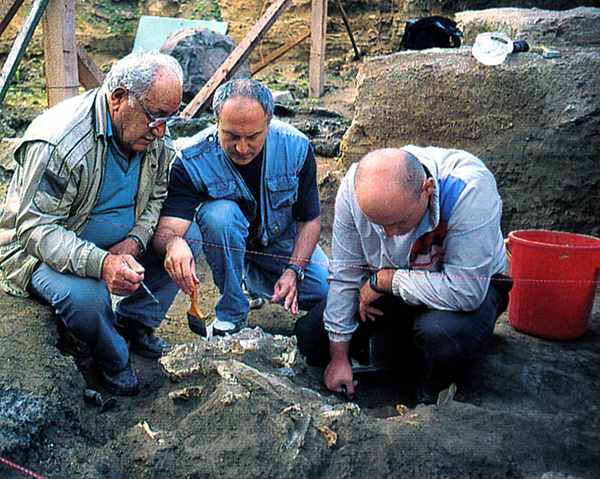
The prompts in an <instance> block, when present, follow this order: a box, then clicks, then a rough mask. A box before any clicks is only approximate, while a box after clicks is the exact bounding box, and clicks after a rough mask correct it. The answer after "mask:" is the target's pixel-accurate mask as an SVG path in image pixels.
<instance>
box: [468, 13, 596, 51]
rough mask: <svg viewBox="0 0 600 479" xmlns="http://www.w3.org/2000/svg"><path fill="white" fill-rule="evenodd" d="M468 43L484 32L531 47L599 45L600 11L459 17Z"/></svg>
mask: <svg viewBox="0 0 600 479" xmlns="http://www.w3.org/2000/svg"><path fill="white" fill-rule="evenodd" d="M456 22H457V23H458V26H459V27H460V29H461V30H462V32H463V35H464V43H465V44H473V43H474V41H475V37H476V36H477V35H478V34H479V33H482V32H496V31H500V32H504V33H506V34H507V35H508V36H509V37H510V38H514V39H520V40H527V41H528V42H529V43H530V44H531V46H533V47H535V46H536V45H539V44H545V45H547V46H553V47H561V46H568V45H571V46H574V45H580V46H588V47H592V46H599V45H600V28H598V24H599V22H600V8H591V7H579V8H573V9H571V10H566V11H562V12H558V11H552V10H539V9H537V8H532V9H526V8H491V9H488V10H482V11H466V12H459V13H457V14H456Z"/></svg>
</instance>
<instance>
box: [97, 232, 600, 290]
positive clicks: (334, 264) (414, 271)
mask: <svg viewBox="0 0 600 479" xmlns="http://www.w3.org/2000/svg"><path fill="white" fill-rule="evenodd" d="M96 221H97V222H98V223H105V224H107V225H108V226H110V227H113V226H125V225H123V224H121V223H116V222H112V221H106V220H96ZM154 236H156V235H153V237H154ZM161 236H162V237H167V236H168V237H170V238H173V237H175V236H177V235H170V234H163V235H158V237H159V238H160V237H161ZM177 237H179V238H182V239H185V238H183V237H181V236H177ZM151 241H152V240H151ZM185 241H186V242H187V243H189V244H195V243H199V244H200V245H201V246H205V247H212V248H220V249H223V250H229V251H235V252H239V253H244V254H246V255H254V256H261V257H265V258H273V259H280V260H286V261H289V260H294V259H299V260H303V259H304V258H293V257H291V256H286V255H278V254H274V253H266V252H264V251H258V250H252V249H247V248H236V247H234V246H224V245H221V244H218V243H211V242H208V241H203V240H194V239H185ZM581 249H582V250H585V249H592V247H586V246H582V247H581ZM308 263H310V264H316V265H321V266H324V267H326V268H329V267H330V266H331V267H336V268H343V267H346V268H347V269H355V270H360V271H363V272H364V273H365V274H370V273H372V272H374V271H378V269H385V268H389V269H398V270H404V271H406V274H412V275H414V274H427V273H442V274H445V275H446V276H447V277H449V278H451V279H453V280H457V281H482V280H491V279H492V276H481V275H479V276H477V275H460V274H448V273H445V272H444V271H431V270H426V269H409V268H408V267H405V266H396V265H390V266H389V267H385V268H373V267H371V266H368V265H359V264H353V263H351V262H347V263H344V262H341V261H334V260H329V261H327V262H324V261H311V260H309V261H308ZM494 280H496V281H512V282H513V283H517V282H518V283H544V284H556V283H564V284H596V285H597V284H600V279H595V280H583V279H573V280H570V279H528V278H519V279H514V278H494ZM335 281H339V280H337V279H336V280H335Z"/></svg>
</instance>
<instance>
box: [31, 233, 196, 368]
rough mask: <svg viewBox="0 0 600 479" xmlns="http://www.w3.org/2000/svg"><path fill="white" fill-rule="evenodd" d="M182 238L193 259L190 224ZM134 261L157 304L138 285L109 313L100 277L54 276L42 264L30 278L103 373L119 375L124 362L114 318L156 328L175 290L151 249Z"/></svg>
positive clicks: (123, 344)
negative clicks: (88, 349) (137, 262)
mask: <svg viewBox="0 0 600 479" xmlns="http://www.w3.org/2000/svg"><path fill="white" fill-rule="evenodd" d="M185 239H186V240H187V241H188V244H189V245H190V247H191V248H192V251H193V252H194V255H195V256H197V254H198V252H199V246H198V245H199V240H200V235H199V231H198V228H197V226H196V225H195V224H193V223H192V226H190V228H189V229H188V231H187V233H186V235H185ZM138 261H139V262H140V264H141V265H142V266H143V267H144V268H145V270H146V271H145V273H144V283H145V284H146V286H148V289H150V291H152V293H153V294H154V296H156V298H157V299H158V301H159V303H160V304H156V302H154V300H153V299H152V298H151V297H150V296H149V295H148V293H147V292H146V291H144V289H143V288H141V287H140V288H138V289H137V291H136V292H135V293H133V294H132V295H130V296H127V297H125V298H123V299H122V300H120V301H119V303H118V304H117V307H116V311H113V308H112V302H111V296H110V293H109V292H108V288H107V287H106V283H105V282H104V281H103V280H102V279H96V278H82V277H80V276H75V275H73V274H70V273H59V272H58V271H55V270H53V269H52V268H50V267H49V266H48V265H46V264H43V263H42V264H41V265H40V266H39V267H38V268H37V269H36V270H35V272H34V273H33V276H32V277H31V283H30V290H31V292H32V293H33V294H35V295H36V296H38V297H39V298H41V299H42V300H44V301H46V302H47V303H49V304H50V305H51V306H52V307H53V308H54V310H55V312H56V314H57V316H58V318H59V319H60V321H62V322H63V323H64V325H65V326H66V328H67V329H68V330H70V331H71V332H72V333H73V334H74V335H75V336H76V337H77V338H79V339H81V340H82V341H84V342H85V343H87V345H88V346H89V348H90V350H91V352H92V356H93V357H94V360H95V361H96V363H97V364H98V365H99V366H100V367H102V368H103V369H105V370H107V371H111V372H116V371H121V370H122V369H124V368H125V367H126V366H127V363H128V361H129V351H128V349H127V343H126V342H125V339H123V337H122V336H121V335H120V334H119V333H118V332H117V331H116V329H115V323H116V321H117V317H118V318H119V321H120V322H122V321H127V320H128V319H129V320H135V321H138V322H139V323H141V324H143V325H145V326H147V327H149V328H152V329H155V328H157V327H158V326H159V325H160V323H161V321H162V320H163V319H164V317H165V315H166V313H167V311H168V309H169V307H170V306H171V304H172V303H173V300H174V299H175V295H176V294H177V292H178V290H179V289H178V287H177V285H176V284H175V282H174V281H173V280H172V279H171V278H170V277H169V275H168V274H167V272H166V271H165V269H164V267H163V260H162V258H159V257H158V256H157V255H156V254H154V252H153V251H152V250H150V251H149V252H148V253H147V254H145V255H144V256H143V257H142V258H140V259H139V260H138Z"/></svg>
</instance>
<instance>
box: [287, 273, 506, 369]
mask: <svg viewBox="0 0 600 479" xmlns="http://www.w3.org/2000/svg"><path fill="white" fill-rule="evenodd" d="M503 279H504V278H503ZM494 283H496V284H494ZM510 286H511V284H510V280H508V279H507V280H503V281H502V282H498V281H497V280H496V281H492V284H491V285H490V288H489V290H488V293H487V295H486V297H485V299H484V300H483V303H482V304H481V306H479V308H477V309H476V310H474V311H440V310H433V309H428V308H425V307H423V306H411V305H407V304H406V303H404V301H402V299H401V298H399V297H397V296H392V295H384V296H382V297H381V298H379V299H378V300H377V301H376V302H375V303H373V306H376V307H378V308H379V309H381V310H382V311H383V312H384V314H383V316H381V317H379V318H378V319H376V320H375V321H370V320H369V321H367V322H366V323H363V322H362V321H360V319H359V318H358V317H357V320H358V323H359V325H358V328H357V330H356V331H355V332H354V334H353V336H352V340H351V342H350V356H351V357H353V358H355V359H356V360H357V361H358V362H359V363H363V364H365V363H366V362H368V361H369V359H371V360H372V358H373V347H375V350H376V351H375V357H376V358H378V361H379V362H380V363H382V362H384V363H385V364H386V365H387V366H389V367H391V368H394V369H395V368H401V369H405V370H406V371H407V372H410V373H412V374H417V375H418V376H420V377H424V378H426V379H430V378H434V377H435V378H449V377H450V378H453V377H454V376H456V375H458V374H460V373H461V372H463V371H464V370H465V369H466V368H467V367H468V365H469V363H470V362H472V361H473V359H474V358H476V357H477V356H478V354H479V353H480V352H481V350H482V347H483V346H484V344H485V343H486V341H487V340H488V339H489V338H490V337H491V336H492V334H493V331H494V325H495V323H496V319H497V318H498V316H500V314H502V313H503V312H504V311H505V310H506V307H507V305H508V292H509V290H510ZM325 305H326V300H324V301H322V302H321V303H320V304H318V305H317V306H315V307H314V308H313V309H312V310H311V311H310V312H309V313H308V314H307V315H306V316H304V317H303V318H301V319H300V320H299V321H298V322H297V323H296V326H295V330H294V332H295V334H296V337H297V339H298V349H299V351H300V353H301V354H302V355H303V356H305V357H306V361H307V363H308V364H309V365H311V366H321V367H324V366H326V365H327V364H328V363H329V359H330V358H329V338H328V335H327V331H325V325H324V323H323V313H324V311H325ZM369 348H370V349H369Z"/></svg>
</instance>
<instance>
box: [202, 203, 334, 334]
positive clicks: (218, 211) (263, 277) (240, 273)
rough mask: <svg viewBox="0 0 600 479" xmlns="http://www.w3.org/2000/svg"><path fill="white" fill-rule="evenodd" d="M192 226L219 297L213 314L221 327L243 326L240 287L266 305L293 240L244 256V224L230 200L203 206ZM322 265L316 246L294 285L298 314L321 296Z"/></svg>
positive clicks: (244, 310)
mask: <svg viewBox="0 0 600 479" xmlns="http://www.w3.org/2000/svg"><path fill="white" fill-rule="evenodd" d="M196 221H197V223H198V226H199V227H200V232H201V234H202V239H203V244H202V247H203V250H204V254H205V256H206V261H207V262H208V265H209V266H210V269H211V271H212V275H213V280H214V282H215V284H216V285H217V287H218V288H219V291H220V293H221V298H220V299H219V301H218V303H217V306H216V308H215V314H216V316H217V318H218V319H219V320H221V321H229V322H231V323H234V324H239V323H240V322H245V321H246V317H247V316H248V310H249V304H248V298H246V296H245V295H244V291H243V289H242V282H243V281H245V284H246V286H247V288H248V290H249V291H250V292H252V293H254V294H256V295H258V296H261V297H263V298H265V299H270V298H271V296H272V295H273V287H274V285H275V283H276V282H277V280H278V279H279V277H280V276H281V273H282V272H283V269H284V268H285V265H286V264H287V263H288V262H289V259H290V256H291V254H292V251H293V249H294V240H293V239H286V240H279V241H275V242H273V243H271V244H270V245H268V246H266V247H263V246H260V245H258V246H256V247H255V246H252V248H251V249H252V251H247V250H246V240H247V239H248V228H249V223H248V220H247V219H246V217H245V216H244V214H243V213H242V211H241V209H240V208H239V206H238V205H237V203H235V202H234V201H230V200H212V201H208V202H206V203H203V204H202V205H201V206H200V207H199V208H198V211H197V212H196ZM328 263H329V260H328V259H327V256H326V255H325V253H324V252H323V250H322V249H321V247H320V246H317V247H316V248H315V251H314V252H313V254H312V256H311V259H310V263H309V264H308V265H307V266H306V268H305V276H304V281H302V282H301V283H300V284H299V285H298V305H299V307H300V309H305V310H308V309H311V308H312V307H313V306H314V305H316V304H318V303H319V302H320V301H321V300H322V299H324V298H325V297H326V296H327V291H328V288H329V286H328V283H327V274H328Z"/></svg>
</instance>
